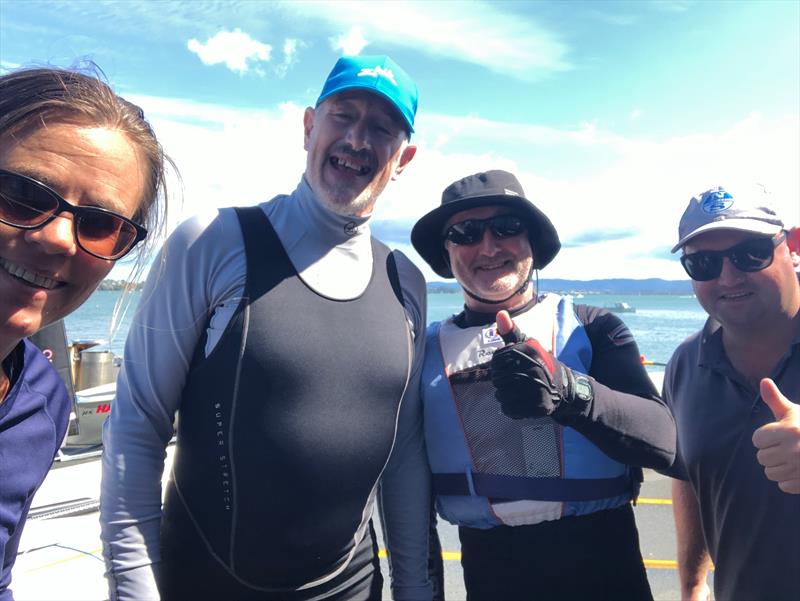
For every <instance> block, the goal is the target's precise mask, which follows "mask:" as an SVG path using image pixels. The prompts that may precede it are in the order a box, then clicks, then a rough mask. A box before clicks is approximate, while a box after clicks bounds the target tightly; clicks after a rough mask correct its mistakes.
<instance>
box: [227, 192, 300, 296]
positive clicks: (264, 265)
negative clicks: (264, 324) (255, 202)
mask: <svg viewBox="0 0 800 601" xmlns="http://www.w3.org/2000/svg"><path fill="white" fill-rule="evenodd" d="M234 211H236V216H237V217H238V218H239V227H240V228H241V229H242V237H243V238H244V250H245V256H246V257H247V280H246V282H247V283H246V284H245V296H246V297H247V298H249V299H250V301H251V302H252V301H253V300H254V299H256V298H259V297H260V296H262V295H263V294H265V293H266V292H269V291H270V290H272V288H274V287H275V286H276V285H277V284H278V283H279V282H281V281H282V280H284V279H286V278H287V277H291V276H293V275H296V273H297V272H296V271H295V269H294V266H293V265H292V262H291V261H290V260H289V256H288V255H287V254H286V250H285V249H284V248H283V244H282V243H281V241H280V238H278V234H277V233H276V232H275V228H274V227H272V223H270V220H269V219H268V218H267V216H266V214H264V211H263V210H262V209H261V207H259V206H255V207H234Z"/></svg>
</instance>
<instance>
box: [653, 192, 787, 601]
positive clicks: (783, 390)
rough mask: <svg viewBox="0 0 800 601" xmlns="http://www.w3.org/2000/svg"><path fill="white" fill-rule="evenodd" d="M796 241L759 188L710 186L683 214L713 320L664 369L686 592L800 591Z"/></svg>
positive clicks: (757, 594) (688, 263)
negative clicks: (674, 440)
mask: <svg viewBox="0 0 800 601" xmlns="http://www.w3.org/2000/svg"><path fill="white" fill-rule="evenodd" d="M799 247H800V244H798V238H797V229H796V228H795V229H788V228H787V227H786V226H785V224H784V222H783V221H782V220H781V218H780V217H779V216H778V215H777V214H776V213H775V211H774V210H773V209H772V208H771V207H770V199H769V195H767V194H766V193H765V192H764V189H763V188H760V187H753V188H751V189H749V190H748V189H744V190H734V189H731V190H728V189H725V188H720V187H717V188H712V189H710V190H707V191H705V192H703V193H702V194H699V195H697V196H695V197H693V198H692V199H691V200H690V201H689V205H688V206H687V207H686V211H685V212H684V213H683V217H681V220H680V225H679V227H678V243H677V244H676V245H675V247H674V248H673V249H672V252H676V251H678V250H682V251H683V254H682V256H681V263H682V264H683V266H684V268H685V269H686V272H687V273H688V274H689V277H691V278H692V285H693V287H694V291H695V295H696V296H697V300H698V302H699V303H700V304H701V305H702V306H703V308H704V309H705V310H706V312H707V313H708V315H709V318H708V321H707V322H706V324H705V327H704V328H703V329H702V330H701V331H700V332H698V333H696V334H694V335H693V336H691V337H689V338H688V339H687V340H686V341H685V342H683V343H682V344H681V345H680V346H679V347H678V349H677V350H676V351H675V353H674V354H673V356H672V358H671V359H670V361H669V363H668V365H667V369H666V374H665V377H664V400H665V401H667V403H668V404H669V405H670V406H671V408H672V411H673V413H674V415H675V422H676V424H677V428H678V448H679V451H678V457H677V459H676V461H675V464H674V465H673V467H672V468H671V469H670V470H669V472H668V473H669V474H670V475H672V476H673V477H674V478H676V479H675V480H673V487H672V500H673V510H674V513H675V526H676V529H677V538H678V568H679V571H680V580H681V595H682V597H683V598H684V599H699V598H708V596H709V587H708V585H707V583H706V575H707V573H708V570H709V568H710V564H711V561H713V562H714V566H715V571H714V594H715V597H716V598H717V599H800V571H798V567H800V407H798V402H800V283H799V282H798V274H797V271H796V270H797V269H798V267H800V255H798V253H799V252H800V248H799Z"/></svg>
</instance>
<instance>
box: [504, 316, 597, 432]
mask: <svg viewBox="0 0 800 601" xmlns="http://www.w3.org/2000/svg"><path fill="white" fill-rule="evenodd" d="M497 333H498V334H500V336H501V337H502V338H503V340H504V341H505V342H506V346H504V347H503V348H501V349H498V350H497V351H495V353H494V355H493V356H492V363H491V370H492V384H494V387H495V398H496V399H497V400H498V401H500V404H501V406H502V409H503V413H505V414H506V415H508V416H509V417H513V418H515V419H519V418H524V417H544V416H547V415H552V414H554V413H556V412H557V411H559V409H560V410H561V411H560V413H561V414H564V415H567V414H570V413H573V412H581V411H582V410H583V409H584V408H585V406H586V403H587V402H589V401H590V400H591V383H589V382H588V379H587V378H586V377H585V376H582V378H583V379H584V380H586V384H585V386H588V396H585V397H584V398H583V399H580V400H579V399H577V398H576V394H575V392H576V386H575V375H574V374H573V372H572V370H571V369H569V368H568V367H567V366H566V365H564V364H562V363H561V362H560V361H559V360H558V359H556V358H555V357H554V356H553V354H552V353H551V352H550V351H548V350H546V349H545V348H544V347H542V345H541V344H539V342H538V341H537V340H536V339H534V338H528V337H526V336H525V335H524V334H522V333H521V332H520V330H519V328H518V327H517V326H516V325H515V324H514V322H513V320H512V319H511V317H510V316H509V314H508V312H507V311H500V312H499V313H498V314H497ZM578 401H580V402H578Z"/></svg>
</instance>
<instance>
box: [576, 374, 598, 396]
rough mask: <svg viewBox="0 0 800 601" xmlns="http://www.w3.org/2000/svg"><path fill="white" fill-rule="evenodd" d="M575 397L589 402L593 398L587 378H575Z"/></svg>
mask: <svg viewBox="0 0 800 601" xmlns="http://www.w3.org/2000/svg"><path fill="white" fill-rule="evenodd" d="M575 396H576V397H578V398H579V399H580V400H582V401H591V400H592V399H593V398H594V390H592V383H591V382H590V381H589V378H587V377H585V376H578V377H576V378H575Z"/></svg>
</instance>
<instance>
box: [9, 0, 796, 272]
mask: <svg viewBox="0 0 800 601" xmlns="http://www.w3.org/2000/svg"><path fill="white" fill-rule="evenodd" d="M357 54H365V55H366V54H388V55H389V56H391V57H392V58H394V60H395V61H397V62H398V63H399V64H400V65H402V66H403V68H404V69H405V70H406V71H407V72H408V73H409V74H410V75H411V76H412V77H413V78H414V80H415V81H416V82H417V85H418V87H419V90H420V101H419V110H418V113H417V120H416V124H415V129H416V132H415V134H414V136H413V138H412V142H413V143H415V144H416V145H417V146H418V151H417V155H416V157H415V158H414V160H413V161H412V163H411V164H410V165H409V167H408V168H407V169H406V171H405V172H404V173H403V174H402V175H401V176H400V178H399V179H398V180H397V181H396V182H393V183H391V184H390V185H389V186H388V187H387V189H386V191H385V192H384V194H383V195H382V196H381V198H380V200H379V202H378V206H377V208H376V211H375V213H374V215H373V218H372V220H371V227H372V231H373V233H374V234H375V235H376V236H377V237H378V238H380V239H382V240H383V241H384V242H386V243H388V244H389V245H390V246H392V247H394V248H398V249H400V250H402V251H403V252H405V253H406V254H408V255H409V256H410V257H411V258H412V260H414V262H415V263H416V264H417V265H418V266H419V267H420V268H421V269H422V270H423V273H425V275H426V277H427V278H428V280H429V281H434V280H437V279H441V278H438V277H437V276H435V275H434V274H433V272H432V271H431V270H430V269H429V268H427V266H426V265H425V264H424V262H423V261H422V260H421V259H420V258H419V256H418V255H417V254H416V253H415V252H414V251H413V249H412V248H411V246H410V244H409V242H408V240H409V232H410V229H411V227H412V225H413V224H414V223H415V222H416V220H417V219H419V217H421V216H422V215H423V214H425V213H426V212H428V211H430V210H431V209H433V208H435V207H436V206H438V204H439V203H440V199H441V192H442V190H443V189H444V188H445V187H446V186H447V185H448V184H450V183H451V182H453V181H455V180H457V179H460V178H461V177H464V176H466V175H470V174H472V173H476V172H479V171H486V170H488V169H505V170H508V171H511V172H512V173H514V174H515V175H516V176H517V177H518V179H519V180H520V182H521V183H522V186H523V188H524V190H525V192H526V196H527V197H528V198H529V199H530V200H532V201H533V202H534V203H535V204H536V205H537V206H538V207H539V208H540V209H542V210H543V211H544V212H545V213H546V214H547V215H548V216H549V217H550V218H551V220H552V221H553V223H554V225H555V226H556V228H557V230H558V232H559V235H560V237H561V240H562V245H563V246H562V250H561V253H560V254H559V255H558V257H557V258H556V259H555V260H554V261H553V263H551V264H550V265H549V266H548V267H547V268H546V269H544V270H543V271H542V272H541V274H540V276H541V277H543V278H570V279H596V278H648V277H659V278H664V279H686V275H685V274H684V272H683V270H682V268H681V267H680V264H679V262H678V260H677V257H676V256H675V255H671V254H670V252H669V250H670V248H671V246H672V245H673V244H674V243H675V242H676V241H677V226H678V221H679V219H680V216H681V213H682V212H683V210H684V208H685V207H686V205H687V204H688V201H689V199H690V198H691V197H692V196H693V195H696V194H698V193H700V192H702V191H703V190H706V189H708V188H711V187H713V186H718V185H721V186H724V187H726V188H727V189H729V190H730V191H731V192H732V193H733V194H734V195H735V194H736V192H735V191H736V190H737V189H739V190H746V189H748V188H749V187H750V186H752V184H754V183H758V184H761V185H763V186H765V187H766V189H767V190H768V191H769V192H770V194H771V196H772V202H773V204H774V206H775V208H776V209H777V210H778V211H779V213H781V214H782V216H783V218H784V221H786V222H787V223H788V224H790V225H799V224H800V200H798V199H800V0H758V1H753V2H747V1H714V0H703V1H697V2H694V1H690V0H664V1H651V2H648V1H635V2H603V1H599V0H596V1H586V2H584V1H556V2H547V1H540V2H525V1H513V2H512V1H509V2H502V1H500V2H477V1H476V2H460V1H456V0H452V1H446V2H436V1H425V2H422V1H417V2H402V1H399V0H397V1H391V2H381V1H376V0H373V1H371V2H344V1H328V2H322V1H317V2H302V1H299V0H292V1H290V2H266V1H258V0H248V1H224V0H217V1H213V2H206V1H203V0H192V1H189V2H178V1H162V0H144V1H137V0H124V1H102V0H91V1H82V0H71V1H68V2H60V1H36V0H0V69H2V70H4V71H7V70H9V69H15V68H19V67H29V66H42V65H56V66H61V67H69V66H75V65H79V64H80V63H81V61H86V60H91V61H93V62H95V63H96V64H97V65H98V66H99V67H100V68H101V69H102V70H103V72H104V73H105V75H106V77H107V78H108V81H109V82H110V84H111V85H112V87H113V88H114V89H115V90H116V91H117V92H118V93H119V94H121V95H122V96H124V97H125V98H127V99H129V100H131V101H133V102H135V103H137V104H139V105H140V106H141V107H142V108H143V109H144V112H145V116H146V117H147V118H148V120H149V121H150V122H151V123H152V125H153V126H154V129H155V130H156V133H157V135H158V137H159V139H160V140H161V142H162V144H163V146H164V148H165V150H166V151H167V153H168V154H169V155H170V156H171V157H172V159H173V160H174V161H175V163H176V165H177V167H178V170H179V171H180V175H181V179H182V183H181V184H178V183H177V180H175V179H173V181H172V184H173V185H172V186H171V190H172V191H173V196H172V199H171V200H172V201H173V202H172V205H171V207H170V219H169V228H170V229H172V228H174V226H175V225H176V224H177V223H179V222H180V221H182V220H184V219H186V218H187V217H189V216H190V215H192V214H195V213H200V212H205V211H209V210H213V209H215V208H217V207H223V206H233V205H249V204H255V203H258V202H261V201H264V200H268V199H269V198H271V197H273V196H275V195H277V194H281V193H287V192H290V191H291V190H292V189H294V187H295V186H296V185H297V183H298V182H299V180H300V177H301V174H302V172H303V170H304V168H305V152H304V150H303V141H302V139H303V130H302V115H303V111H304V109H305V107H307V106H313V105H314V104H315V101H316V98H317V96H318V95H319V91H320V89H321V87H322V83H323V81H324V79H325V77H326V76H327V74H328V72H329V71H330V69H331V68H332V67H333V64H334V63H335V62H336V59H337V58H338V57H340V56H342V55H357ZM129 269H130V266H129V265H128V264H127V263H126V262H122V263H121V264H120V265H118V266H117V267H116V268H115V269H114V271H112V274H111V277H115V275H116V276H117V277H124V276H125V273H126V270H129Z"/></svg>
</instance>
